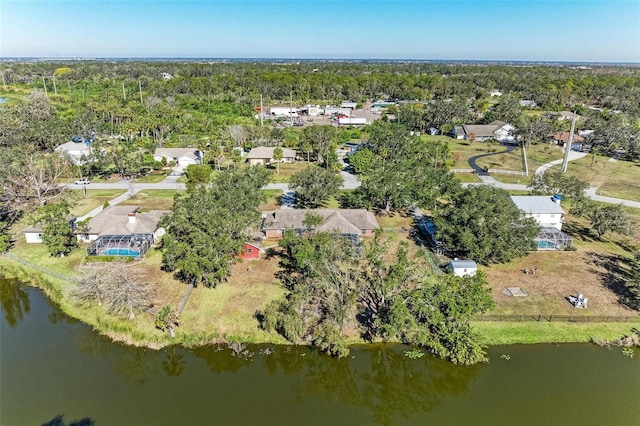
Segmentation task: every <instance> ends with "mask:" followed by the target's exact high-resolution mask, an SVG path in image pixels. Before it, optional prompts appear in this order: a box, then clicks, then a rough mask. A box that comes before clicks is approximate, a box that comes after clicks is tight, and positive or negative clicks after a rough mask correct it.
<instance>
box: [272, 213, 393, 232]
mask: <svg viewBox="0 0 640 426" xmlns="http://www.w3.org/2000/svg"><path fill="white" fill-rule="evenodd" d="M307 213H315V214H318V215H320V216H321V217H322V219H323V222H322V223H321V224H320V225H318V226H317V227H316V228H315V231H317V232H339V233H340V234H343V235H348V236H358V237H372V236H373V234H374V232H375V230H376V229H378V228H379V227H380V226H379V225H378V222H377V221H376V218H375V216H374V215H373V213H371V212H370V211H367V210H365V209H335V210H334V209H313V210H307V209H282V210H276V211H272V212H265V213H264V214H263V222H262V229H263V231H264V233H265V236H266V238H282V236H283V234H284V231H285V230H286V229H294V230H295V231H296V232H297V233H300V234H301V233H303V232H305V231H307V230H308V229H307V227H306V226H304V225H303V224H302V222H303V221H304V219H305V217H306V216H307Z"/></svg>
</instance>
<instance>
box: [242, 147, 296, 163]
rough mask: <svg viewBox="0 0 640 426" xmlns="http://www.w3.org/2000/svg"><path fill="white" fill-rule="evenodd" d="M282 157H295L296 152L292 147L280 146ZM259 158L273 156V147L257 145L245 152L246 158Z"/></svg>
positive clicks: (270, 157)
mask: <svg viewBox="0 0 640 426" xmlns="http://www.w3.org/2000/svg"><path fill="white" fill-rule="evenodd" d="M282 157H283V158H296V152H295V151H294V150H293V149H288V148H282ZM260 158H267V159H269V160H270V159H272V158H273V147H269V146H257V147H255V148H253V149H252V150H251V151H249V153H248V154H247V159H249V160H251V159H260Z"/></svg>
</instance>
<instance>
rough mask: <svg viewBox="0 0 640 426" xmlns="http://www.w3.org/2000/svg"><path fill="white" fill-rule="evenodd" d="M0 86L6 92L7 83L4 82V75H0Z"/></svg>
mask: <svg viewBox="0 0 640 426" xmlns="http://www.w3.org/2000/svg"><path fill="white" fill-rule="evenodd" d="M2 86H4V90H5V91H6V90H7V83H5V81H4V73H2Z"/></svg>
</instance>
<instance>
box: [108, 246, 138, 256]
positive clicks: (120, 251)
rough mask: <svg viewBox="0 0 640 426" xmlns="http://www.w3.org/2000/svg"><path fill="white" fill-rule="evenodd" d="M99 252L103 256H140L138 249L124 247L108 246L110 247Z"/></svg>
mask: <svg viewBox="0 0 640 426" xmlns="http://www.w3.org/2000/svg"><path fill="white" fill-rule="evenodd" d="M101 254H102V255H103V256H132V257H139V256H140V252H139V251H137V250H131V249H126V248H110V249H106V250H103V251H102V253H101Z"/></svg>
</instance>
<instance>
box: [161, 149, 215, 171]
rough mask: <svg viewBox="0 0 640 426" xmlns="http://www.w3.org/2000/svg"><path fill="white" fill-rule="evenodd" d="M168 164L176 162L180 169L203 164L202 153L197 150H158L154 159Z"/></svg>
mask: <svg viewBox="0 0 640 426" xmlns="http://www.w3.org/2000/svg"><path fill="white" fill-rule="evenodd" d="M163 158H164V159H165V160H166V161H167V163H169V162H171V161H175V162H176V164H177V165H178V166H180V167H187V166H190V165H192V164H202V158H203V155H202V151H200V150H199V149H197V148H158V149H156V151H155V152H154V153H153V159H154V160H156V161H162V159H163Z"/></svg>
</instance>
